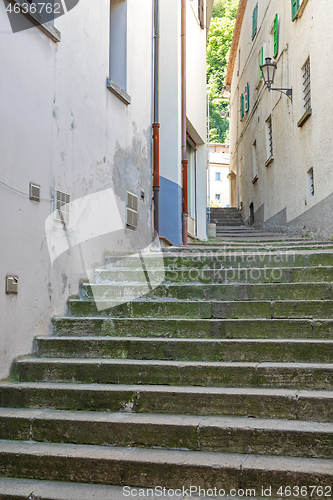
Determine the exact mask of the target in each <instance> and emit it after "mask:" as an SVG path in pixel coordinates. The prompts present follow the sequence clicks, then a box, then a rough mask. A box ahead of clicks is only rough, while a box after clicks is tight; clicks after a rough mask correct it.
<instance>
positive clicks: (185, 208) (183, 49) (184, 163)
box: [181, 0, 188, 245]
mask: <svg viewBox="0 0 333 500" xmlns="http://www.w3.org/2000/svg"><path fill="white" fill-rule="evenodd" d="M186 2H187V0H182V13H181V25H182V31H181V38H182V40H181V52H182V182H183V207H182V209H183V221H182V222H183V244H184V245H187V214H188V193H187V166H188V161H187V159H186Z"/></svg>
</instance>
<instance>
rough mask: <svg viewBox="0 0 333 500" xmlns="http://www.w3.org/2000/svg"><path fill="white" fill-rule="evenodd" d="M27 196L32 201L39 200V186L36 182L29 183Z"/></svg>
mask: <svg viewBox="0 0 333 500" xmlns="http://www.w3.org/2000/svg"><path fill="white" fill-rule="evenodd" d="M29 198H30V200H33V201H40V186H39V185H38V184H33V183H32V182H30V184H29Z"/></svg>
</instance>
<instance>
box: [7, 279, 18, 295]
mask: <svg viewBox="0 0 333 500" xmlns="http://www.w3.org/2000/svg"><path fill="white" fill-rule="evenodd" d="M6 293H7V295H17V294H18V276H6Z"/></svg>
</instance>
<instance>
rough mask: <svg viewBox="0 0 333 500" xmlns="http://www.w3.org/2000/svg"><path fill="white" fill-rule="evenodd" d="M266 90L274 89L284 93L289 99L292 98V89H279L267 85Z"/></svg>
mask: <svg viewBox="0 0 333 500" xmlns="http://www.w3.org/2000/svg"><path fill="white" fill-rule="evenodd" d="M268 90H269V91H271V90H276V91H277V92H281V94H284V95H286V96H287V97H289V99H290V100H291V101H292V100H293V90H292V89H279V88H273V87H270V86H268Z"/></svg>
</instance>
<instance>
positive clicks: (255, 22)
mask: <svg viewBox="0 0 333 500" xmlns="http://www.w3.org/2000/svg"><path fill="white" fill-rule="evenodd" d="M257 26H258V4H257V5H256V6H255V8H254V9H253V14H252V40H253V38H254V37H255V36H256V33H257Z"/></svg>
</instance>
